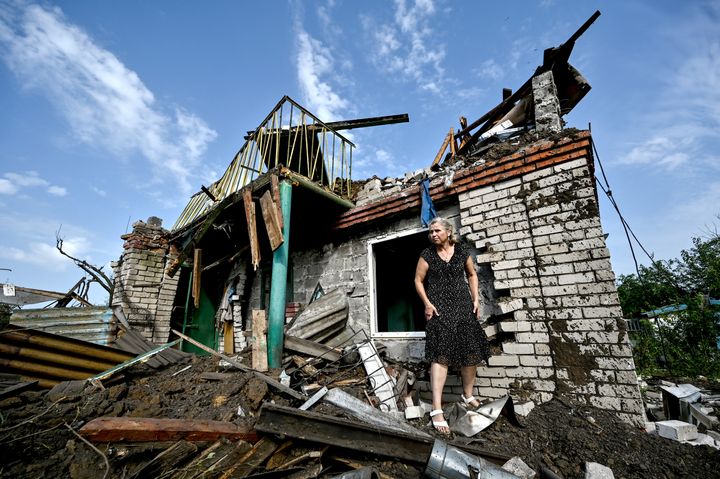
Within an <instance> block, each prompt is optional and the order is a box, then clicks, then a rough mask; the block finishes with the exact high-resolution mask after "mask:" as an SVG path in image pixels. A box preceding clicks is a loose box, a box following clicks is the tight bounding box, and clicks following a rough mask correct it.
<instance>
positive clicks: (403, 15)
mask: <svg viewBox="0 0 720 479" xmlns="http://www.w3.org/2000/svg"><path fill="white" fill-rule="evenodd" d="M435 14H436V8H435V5H434V3H433V1H432V0H414V1H413V2H411V4H408V2H406V0H395V12H394V16H393V20H394V21H393V22H391V23H379V22H377V21H376V20H375V19H372V18H370V17H365V18H363V19H362V25H363V28H364V29H365V31H366V33H367V34H369V36H370V38H371V42H372V51H371V61H372V62H373V63H374V64H375V65H376V66H377V67H378V68H380V69H381V70H383V71H384V72H386V73H391V74H396V75H399V76H400V77H401V78H403V79H404V80H406V81H414V82H415V83H416V84H417V85H418V87H420V89H422V90H424V91H430V92H432V93H440V92H441V90H442V88H441V86H442V84H443V83H444V78H443V77H444V74H445V69H444V67H443V65H442V64H443V60H444V59H445V46H444V45H443V44H442V43H440V42H439V41H437V39H436V38H435V32H434V31H433V29H432V28H431V27H430V23H431V22H430V20H431V19H432V17H433V16H434V15H435Z"/></svg>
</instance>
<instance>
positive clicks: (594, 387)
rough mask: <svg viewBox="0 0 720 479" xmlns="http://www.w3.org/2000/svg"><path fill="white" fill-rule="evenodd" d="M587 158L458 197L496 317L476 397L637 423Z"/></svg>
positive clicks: (630, 369) (631, 369)
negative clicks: (558, 404)
mask: <svg viewBox="0 0 720 479" xmlns="http://www.w3.org/2000/svg"><path fill="white" fill-rule="evenodd" d="M589 161H591V160H589V159H587V158H581V159H576V160H573V161H570V162H566V163H561V164H558V165H555V166H552V167H548V168H544V169H540V170H536V171H533V172H531V173H528V174H525V175H523V176H521V177H519V178H515V179H512V180H509V181H504V182H499V183H496V184H494V185H492V186H488V187H484V188H479V189H475V190H472V191H468V192H465V193H462V194H461V195H460V196H459V200H460V210H461V223H462V228H461V231H460V232H461V234H463V235H465V237H466V238H467V239H469V240H471V241H473V242H474V243H475V245H476V247H477V248H478V249H479V250H480V251H481V252H482V254H480V255H478V256H477V261H478V263H480V264H482V265H489V266H490V269H491V271H492V273H493V275H494V278H495V280H494V287H495V290H496V291H497V292H498V295H499V296H500V298H499V299H498V303H499V306H500V307H501V309H502V312H503V313H505V314H502V315H498V316H495V317H494V318H491V322H496V328H497V330H498V332H499V334H501V335H502V338H503V342H502V353H501V354H499V355H495V356H493V357H492V358H490V362H489V365H488V366H487V367H481V368H478V379H477V383H478V387H477V393H478V394H479V395H480V396H483V397H499V396H502V395H504V394H507V393H508V391H509V392H511V393H512V394H513V396H515V397H517V398H520V399H523V398H527V399H532V400H534V401H536V402H540V403H542V402H545V401H548V400H549V399H551V398H552V397H553V395H554V394H562V395H565V396H571V397H573V398H574V399H577V400H579V401H581V402H583V403H588V404H592V405H594V406H597V407H599V408H602V409H609V410H613V411H616V412H618V413H619V414H620V415H621V416H622V417H623V418H624V419H626V420H627V421H629V422H632V423H638V424H641V423H642V417H643V416H642V415H643V405H642V400H641V397H640V391H639V389H638V386H637V377H636V374H635V365H634V362H633V358H632V352H631V349H630V343H629V339H628V335H627V333H626V331H625V323H624V321H623V319H622V311H621V309H620V303H619V300H618V295H617V290H616V288H615V283H614V279H615V276H614V274H613V272H612V268H611V265H610V260H609V256H610V254H609V252H608V250H607V248H606V246H605V239H604V236H603V231H602V228H601V225H600V218H599V212H598V203H597V196H596V189H595V183H594V177H593V174H592V170H591V168H590V166H591V165H590V164H589Z"/></svg>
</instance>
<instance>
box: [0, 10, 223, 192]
mask: <svg viewBox="0 0 720 479" xmlns="http://www.w3.org/2000/svg"><path fill="white" fill-rule="evenodd" d="M0 44H1V45H2V50H0V51H1V52H2V57H3V59H4V60H5V62H6V63H7V64H8V66H9V67H10V68H11V70H12V71H13V72H14V73H15V74H16V75H17V76H18V78H19V79H20V81H21V82H22V83H23V84H24V85H25V86H26V87H27V88H30V89H34V90H37V91H40V92H42V93H43V94H45V95H46V96H47V97H48V98H49V99H50V100H51V101H52V102H53V104H54V105H55V107H56V108H57V109H58V111H59V112H60V113H61V114H62V115H63V116H64V117H65V119H66V120H67V122H68V124H69V125H70V127H71V128H72V131H73V133H74V135H75V136H76V137H77V138H78V139H79V140H81V141H83V142H85V143H87V144H90V145H96V146H100V147H102V148H105V149H107V150H109V151H111V152H113V153H115V154H117V155H118V156H123V155H126V156H131V155H133V154H137V153H139V154H140V155H141V156H142V157H144V158H145V159H146V160H147V161H149V162H150V164H151V165H152V166H153V168H154V169H155V172H156V174H157V177H158V179H160V178H162V176H163V175H168V174H169V175H170V176H171V177H172V178H174V180H175V181H176V183H177V184H178V185H179V186H180V188H181V190H182V192H183V193H184V194H186V193H188V192H190V191H191V190H192V189H194V188H193V187H192V186H191V182H192V183H195V181H194V176H193V175H194V174H195V173H196V170H198V169H199V167H200V166H201V159H202V155H203V154H204V152H205V149H206V147H207V145H208V143H210V142H211V141H213V140H214V139H215V137H216V136H217V134H216V133H215V131H214V130H212V129H211V128H210V127H208V126H207V125H206V124H205V122H203V121H202V120H201V119H199V118H197V117H195V116H194V115H191V114H188V113H185V112H183V111H182V110H179V109H178V110H176V111H175V112H174V115H173V114H169V113H166V112H164V111H163V109H162V108H161V107H160V106H158V105H157V104H156V100H155V96H154V95H153V93H152V92H151V91H150V90H149V89H148V88H147V87H146V86H145V85H144V84H143V82H142V80H141V79H140V78H139V76H138V74H137V73H135V72H134V71H132V70H130V69H129V68H127V67H126V66H125V65H124V64H123V63H122V62H121V61H120V60H119V59H118V58H117V57H116V56H115V55H114V54H112V53H111V52H109V51H108V50H105V49H103V48H102V47H100V46H98V45H97V44H96V43H95V42H94V40H93V39H92V38H91V37H90V36H88V35H87V33H85V32H84V31H83V30H82V29H81V28H79V27H77V26H76V25H73V24H72V23H70V22H69V21H68V20H67V19H66V18H65V16H64V15H63V13H62V11H61V10H60V9H59V8H57V7H55V8H50V7H48V8H44V7H41V6H38V5H29V6H24V7H21V9H20V10H12V9H10V8H6V9H4V10H2V11H0Z"/></svg>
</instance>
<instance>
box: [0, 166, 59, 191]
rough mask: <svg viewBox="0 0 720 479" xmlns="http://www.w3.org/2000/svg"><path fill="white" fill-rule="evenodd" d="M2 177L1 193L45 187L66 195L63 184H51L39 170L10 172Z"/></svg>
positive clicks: (0, 179)
mask: <svg viewBox="0 0 720 479" xmlns="http://www.w3.org/2000/svg"><path fill="white" fill-rule="evenodd" d="M3 176H4V177H5V178H0V193H4V194H9V195H13V194H15V193H17V192H18V191H20V190H21V189H23V188H32V187H37V186H39V187H43V188H46V191H47V192H48V193H50V194H51V195H55V196H65V195H66V194H67V189H66V188H64V187H62V186H57V185H51V184H50V182H49V181H47V180H46V179H44V178H42V177H41V176H40V175H39V174H38V172H37V171H26V172H24V173H14V172H9V173H5V174H4V175H3Z"/></svg>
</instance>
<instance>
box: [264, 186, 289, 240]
mask: <svg viewBox="0 0 720 479" xmlns="http://www.w3.org/2000/svg"><path fill="white" fill-rule="evenodd" d="M260 209H261V210H262V215H263V220H264V222H265V229H267V234H268V238H269V239H270V248H272V250H273V251H275V250H276V249H278V248H279V247H280V245H282V244H283V241H284V240H283V233H282V223H281V221H280V220H279V219H278V218H279V217H282V215H280V214H278V205H277V204H275V202H274V201H273V199H272V196H271V194H270V191H266V192H265V194H263V195H262V196H261V197H260Z"/></svg>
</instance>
